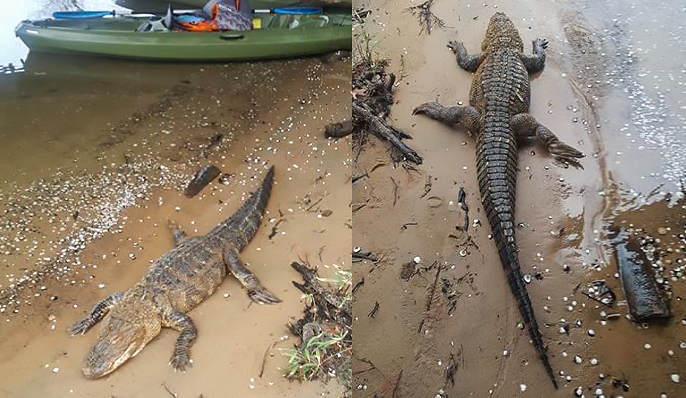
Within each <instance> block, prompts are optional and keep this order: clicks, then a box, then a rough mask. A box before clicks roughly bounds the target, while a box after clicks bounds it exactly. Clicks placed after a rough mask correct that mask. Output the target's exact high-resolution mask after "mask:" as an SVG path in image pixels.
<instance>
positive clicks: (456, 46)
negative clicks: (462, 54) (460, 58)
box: [447, 40, 464, 54]
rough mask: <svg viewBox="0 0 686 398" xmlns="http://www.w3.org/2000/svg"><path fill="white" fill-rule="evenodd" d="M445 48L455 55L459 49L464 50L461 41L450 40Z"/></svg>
mask: <svg viewBox="0 0 686 398" xmlns="http://www.w3.org/2000/svg"><path fill="white" fill-rule="evenodd" d="M447 46H448V48H449V49H451V50H452V52H454V53H456V54H457V52H458V51H459V50H460V49H463V48H464V44H462V42H461V41H457V40H450V42H448V44H447Z"/></svg>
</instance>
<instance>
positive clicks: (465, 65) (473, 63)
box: [448, 40, 484, 73]
mask: <svg viewBox="0 0 686 398" xmlns="http://www.w3.org/2000/svg"><path fill="white" fill-rule="evenodd" d="M448 48H449V49H451V50H453V52H454V53H455V56H456V58H457V64H458V65H460V68H462V69H464V70H466V71H467V72H472V73H474V72H476V70H477V69H479V65H481V63H482V62H483V60H484V56H483V54H472V55H469V54H468V53H467V49H466V48H465V46H464V44H462V42H460V41H455V40H451V41H450V43H448Z"/></svg>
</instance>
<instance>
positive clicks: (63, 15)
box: [52, 10, 199, 19]
mask: <svg viewBox="0 0 686 398" xmlns="http://www.w3.org/2000/svg"><path fill="white" fill-rule="evenodd" d="M196 11H199V10H176V11H174V14H187V13H190V12H196ZM161 14H164V13H163V12H158V13H152V12H147V11H131V12H127V13H117V12H116V11H114V10H112V11H56V12H53V13H52V17H53V18H55V19H94V18H104V17H107V16H110V15H111V16H113V17H115V16H139V17H152V16H156V15H161Z"/></svg>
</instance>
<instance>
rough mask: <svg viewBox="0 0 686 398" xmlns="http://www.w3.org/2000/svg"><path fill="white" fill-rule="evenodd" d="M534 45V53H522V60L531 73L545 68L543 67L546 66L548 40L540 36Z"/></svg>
mask: <svg viewBox="0 0 686 398" xmlns="http://www.w3.org/2000/svg"><path fill="white" fill-rule="evenodd" d="M533 47H534V53H533V54H532V55H522V62H523V63H524V66H525V67H526V70H527V71H528V72H529V74H531V73H537V72H540V71H542V70H543V67H544V66H545V49H546V48H547V47H548V40H546V39H542V38H540V37H539V38H538V39H536V40H534V41H533Z"/></svg>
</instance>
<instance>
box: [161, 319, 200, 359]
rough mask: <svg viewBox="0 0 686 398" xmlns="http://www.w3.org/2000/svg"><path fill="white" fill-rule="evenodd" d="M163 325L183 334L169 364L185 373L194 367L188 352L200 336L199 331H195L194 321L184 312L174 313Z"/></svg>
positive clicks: (177, 340)
mask: <svg viewBox="0 0 686 398" xmlns="http://www.w3.org/2000/svg"><path fill="white" fill-rule="evenodd" d="M163 325H164V326H166V327H170V328H172V329H174V330H176V331H178V332H180V333H181V334H179V338H178V339H176V345H174V354H172V357H171V359H170V360H169V364H170V365H171V367H172V368H174V370H180V371H182V372H183V371H185V370H186V368H187V367H190V366H191V365H192V364H191V360H190V356H189V352H188V351H189V349H190V347H191V345H192V344H193V342H194V341H195V338H196V337H197V336H198V331H197V330H196V329H195V324H194V323H193V320H192V319H191V318H190V317H189V316H188V315H186V314H184V313H183V312H174V313H172V314H171V315H170V316H169V317H168V318H167V319H164V320H163Z"/></svg>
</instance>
